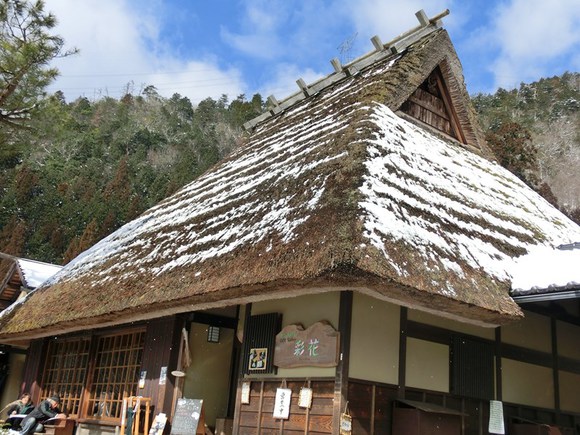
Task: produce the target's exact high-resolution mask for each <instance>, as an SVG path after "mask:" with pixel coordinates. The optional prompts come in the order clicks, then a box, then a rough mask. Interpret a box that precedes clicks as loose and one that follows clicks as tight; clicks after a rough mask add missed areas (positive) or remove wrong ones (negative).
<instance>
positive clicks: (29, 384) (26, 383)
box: [21, 339, 48, 403]
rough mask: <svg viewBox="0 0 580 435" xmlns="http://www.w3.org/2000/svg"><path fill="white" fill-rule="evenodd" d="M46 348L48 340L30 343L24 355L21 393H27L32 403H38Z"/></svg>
mask: <svg viewBox="0 0 580 435" xmlns="http://www.w3.org/2000/svg"><path fill="white" fill-rule="evenodd" d="M47 347H48V340H45V339H40V340H35V341H32V342H31V343H30V346H29V347H28V353H27V354H26V360H25V362H24V376H23V380H22V386H21V392H24V391H27V392H29V393H30V396H31V397H32V400H33V402H34V403H39V402H40V393H41V391H40V382H41V378H42V369H43V368H44V364H45V357H46V351H47Z"/></svg>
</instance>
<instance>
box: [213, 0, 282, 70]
mask: <svg viewBox="0 0 580 435" xmlns="http://www.w3.org/2000/svg"><path fill="white" fill-rule="evenodd" d="M287 8H288V4H287V3H286V2H284V1H265V0H260V1H254V2H252V3H251V4H246V5H245V8H244V11H243V13H242V15H241V17H240V20H239V22H240V25H241V27H242V29H241V30H240V31H239V32H233V31H230V30H229V29H228V28H227V27H226V26H222V28H221V32H220V34H221V37H222V39H223V41H224V42H225V43H226V44H228V45H230V46H231V47H232V48H234V49H236V50H238V51H240V52H242V53H244V54H247V55H249V56H252V57H257V58H260V59H273V58H276V57H279V56H280V54H281V53H282V50H283V46H282V44H281V42H280V35H279V32H281V31H284V30H287V29H285V27H286V25H284V24H283V23H284V22H285V18H286V15H287V14H286V11H287Z"/></svg>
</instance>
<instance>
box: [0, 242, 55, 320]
mask: <svg viewBox="0 0 580 435" xmlns="http://www.w3.org/2000/svg"><path fill="white" fill-rule="evenodd" d="M0 261H1V262H2V266H1V267H0V270H1V271H2V279H1V281H0V310H4V309H6V308H8V307H10V306H11V305H12V304H13V303H14V302H16V300H18V298H19V297H20V296H21V295H22V294H23V293H26V292H28V291H30V290H34V289H35V288H37V287H38V286H39V285H41V284H42V283H43V282H45V281H46V280H47V279H49V278H50V277H52V276H53V275H54V274H55V273H57V272H58V271H59V270H60V269H62V266H57V265H54V264H48V263H43V262H40V261H35V260H27V259H24V258H18V257H14V256H12V255H8V254H3V253H0Z"/></svg>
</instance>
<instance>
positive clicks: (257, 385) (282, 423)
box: [238, 379, 334, 435]
mask: <svg viewBox="0 0 580 435" xmlns="http://www.w3.org/2000/svg"><path fill="white" fill-rule="evenodd" d="M245 381H246V382H248V381H251V382H252V385H251V390H250V403H249V404H244V405H240V421H239V425H238V434H239V435H249V434H252V435H254V434H257V433H260V434H263V435H264V434H281V433H284V434H288V435H291V434H304V433H312V434H330V433H332V411H333V396H334V379H332V380H304V379H302V380H288V381H287V382H286V387H285V388H290V389H291V390H292V401H291V406H290V418H289V419H288V420H279V419H274V417H273V412H274V400H275V397H276V389H277V388H278V387H280V386H281V385H282V382H283V380H282V379H275V380H273V379H269V380H251V379H246V380H245ZM304 386H310V388H312V390H313V391H312V392H313V394H312V396H313V397H312V407H311V408H310V409H305V408H300V407H299V406H298V396H299V394H300V388H302V387H304Z"/></svg>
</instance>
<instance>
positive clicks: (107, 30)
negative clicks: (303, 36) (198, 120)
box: [46, 0, 244, 102]
mask: <svg viewBox="0 0 580 435" xmlns="http://www.w3.org/2000/svg"><path fill="white" fill-rule="evenodd" d="M142 6H143V5H142ZM161 6H162V5H159V7H161ZM46 10H48V11H51V12H53V13H54V14H55V15H56V17H57V19H58V22H59V24H58V26H57V28H56V29H55V33H57V34H59V35H61V36H63V37H64V39H65V41H66V43H67V46H68V47H72V46H75V47H77V48H79V49H80V54H78V55H76V56H74V57H68V58H64V59H59V60H57V61H56V62H55V64H56V66H57V67H58V68H59V70H60V72H61V76H60V78H59V79H58V80H57V82H56V83H54V84H53V85H51V86H50V88H49V91H51V92H54V91H56V90H62V91H63V92H64V93H65V96H66V97H67V99H68V100H72V99H74V98H76V97H77V96H79V95H83V96H86V97H88V98H97V97H99V96H102V95H109V96H112V97H115V98H118V97H120V96H122V95H123V93H124V92H125V90H126V89H127V84H128V83H133V87H134V92H135V93H136V92H139V90H140V89H141V88H142V87H143V86H147V85H153V86H155V87H156V88H157V89H158V91H159V93H160V94H161V95H164V96H171V95H172V94H173V93H175V92H177V93H179V94H181V95H182V96H187V97H188V98H189V99H190V100H192V102H197V101H200V100H201V99H204V98H206V97H208V96H210V97H213V98H218V97H219V96H220V95H222V94H223V93H227V94H228V95H230V96H231V97H235V96H237V95H238V94H240V93H242V92H243V89H244V83H243V80H242V78H241V73H240V72H239V71H238V70H236V69H234V68H229V69H223V68H220V67H219V66H218V63H217V60H216V59H215V58H205V59H184V58H177V57H176V56H175V55H173V54H172V53H171V52H170V51H169V50H168V49H167V47H164V46H163V45H162V44H160V43H159V23H158V22H157V19H156V15H155V9H150V12H149V13H147V12H146V11H147V8H144V7H140V8H138V9H137V8H134V7H130V5H129V2H127V1H119V0H83V1H78V2H69V1H67V2H64V1H59V0H48V1H47V2H46Z"/></svg>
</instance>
